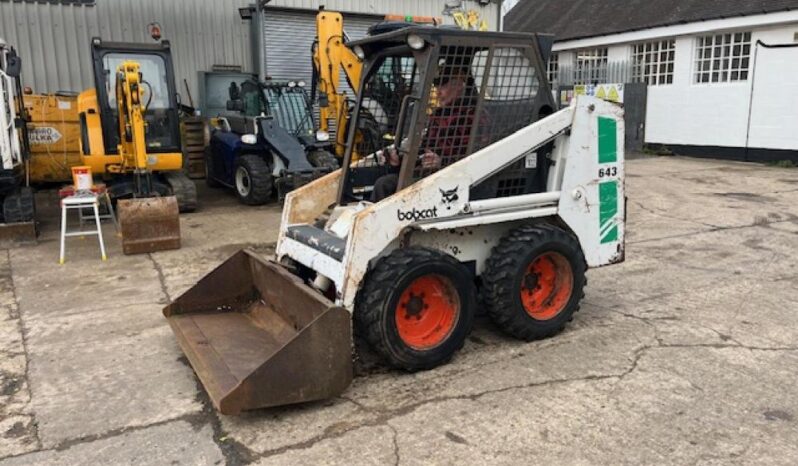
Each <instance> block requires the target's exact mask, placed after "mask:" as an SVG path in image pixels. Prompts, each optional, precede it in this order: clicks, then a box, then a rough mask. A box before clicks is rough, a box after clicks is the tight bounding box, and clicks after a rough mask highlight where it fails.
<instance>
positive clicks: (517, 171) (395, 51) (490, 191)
mask: <svg viewBox="0 0 798 466" xmlns="http://www.w3.org/2000/svg"><path fill="white" fill-rule="evenodd" d="M552 42H553V41H552V37H551V36H549V35H542V34H520V33H492V32H475V31H463V30H459V29H453V28H452V29H450V28H441V27H431V26H414V27H407V28H403V29H400V30H397V31H393V32H388V33H384V34H380V35H375V36H371V37H368V38H365V39H362V40H357V41H353V42H349V43H348V44H347V46H348V47H351V48H352V49H353V50H354V51H355V52H356V53H357V54H358V55H360V56H362V57H363V61H364V63H363V77H362V78H361V83H360V89H359V92H358V97H357V101H356V104H355V108H354V112H353V114H352V124H350V125H349V134H348V144H347V150H346V153H345V156H344V160H343V166H344V167H348V169H347V170H344V175H343V176H344V178H343V182H342V183H341V187H340V191H339V196H338V198H339V199H338V200H339V203H340V204H342V205H345V204H348V203H351V202H358V201H361V200H369V199H370V196H371V194H370V193H371V190H372V187H373V185H374V182H375V181H376V180H377V179H378V178H379V177H381V176H384V175H385V174H388V173H395V174H397V175H398V186H397V190H401V189H403V188H405V187H407V186H409V185H411V184H413V183H414V182H415V181H418V180H419V179H422V178H424V177H426V176H428V175H430V174H432V173H434V172H436V171H438V170H440V169H441V168H444V167H446V166H448V165H450V164H452V163H454V162H456V161H458V160H461V159H463V158H465V157H468V156H470V155H471V154H473V153H475V152H477V151H479V150H480V149H483V148H485V147H487V146H488V145H490V144H492V143H494V142H497V141H499V140H501V139H503V138H505V137H507V136H509V135H511V134H513V133H514V132H516V131H518V130H520V129H522V128H525V127H527V126H528V125H530V124H532V123H534V122H535V121H537V120H539V119H540V118H542V117H545V116H547V115H550V114H552V113H553V112H554V110H555V108H556V102H555V100H554V98H553V96H552V93H551V90H550V87H549V83H548V81H547V78H546V72H545V71H546V66H545V64H546V63H547V60H548V56H549V55H550V52H551V45H552ZM392 148H396V149H397V152H398V155H399V157H400V159H401V167H393V166H391V164H390V163H389V162H388V159H389V157H388V156H387V155H386V154H388V153H389V151H390V150H391V149H392ZM550 151H551V146H549V147H547V148H545V149H543V150H540V151H537V152H535V153H531V154H528V155H527V156H526V157H525V158H524V159H522V160H519V161H518V162H517V163H514V164H513V165H511V166H509V167H506V168H504V169H503V170H501V171H500V172H499V173H496V174H493V175H492V176H491V177H489V178H488V179H486V180H483V181H482V182H480V183H479V184H478V185H476V186H474V187H473V188H472V192H471V199H474V200H476V199H487V198H495V197H507V196H515V195H521V194H529V193H536V192H541V191H544V190H545V189H546V186H545V182H546V177H547V172H548V168H549V166H548V164H549V159H548V157H547V156H548V154H549V153H550ZM425 153H427V154H428V155H429V154H430V153H432V154H435V155H434V156H433V157H434V159H435V160H437V162H436V163H434V164H423V163H422V155H423V154H425ZM353 154H360V155H361V158H360V159H359V160H353ZM354 158H356V156H355V157H354Z"/></svg>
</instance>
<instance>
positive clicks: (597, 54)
mask: <svg viewBox="0 0 798 466" xmlns="http://www.w3.org/2000/svg"><path fill="white" fill-rule="evenodd" d="M608 58H609V48H608V47H595V48H592V49H582V50H577V51H575V52H574V84H577V85H581V84H593V83H599V84H602V83H606V82H607V75H608V72H609V59H608Z"/></svg>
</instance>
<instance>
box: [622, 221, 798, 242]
mask: <svg viewBox="0 0 798 466" xmlns="http://www.w3.org/2000/svg"><path fill="white" fill-rule="evenodd" d="M679 220H684V221H689V220H685V219H679ZM794 222H795V220H794V219H784V220H773V221H770V220H766V221H764V222H763V221H754V223H751V224H746V225H734V226H725V227H717V228H711V229H709V230H702V231H693V232H690V233H680V234H678V235H670V236H660V237H658V238H647V239H641V240H637V241H627V242H626V244H627V246H628V245H630V244H643V243H652V242H654V241H662V240H667V239H675V238H689V237H691V236H698V235H704V234H709V233H717V232H721V231H729V230H744V229H746V228H756V227H766V228H767V227H770V226H771V225H778V224H781V223H794ZM779 231H781V230H779Z"/></svg>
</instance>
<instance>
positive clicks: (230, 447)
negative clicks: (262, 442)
mask: <svg viewBox="0 0 798 466" xmlns="http://www.w3.org/2000/svg"><path fill="white" fill-rule="evenodd" d="M184 362H185V364H186V365H187V366H188V367H189V369H191V371H192V373H193V371H194V369H193V368H191V365H190V364H188V361H185V360H184ZM194 383H195V384H196V387H197V396H196V397H195V400H196V401H197V402H199V403H200V404H201V405H202V411H201V412H200V413H199V414H197V420H199V419H200V418H202V419H203V424H210V426H211V429H212V430H213V434H212V435H213V438H212V440H213V443H215V444H216V446H217V447H218V448H219V450H220V451H221V452H222V456H224V459H225V464H226V465H227V466H240V465H244V464H249V463H252V462H253V461H254V460H255V458H256V457H257V454H256V453H255V452H253V451H252V450H250V449H249V448H248V447H247V446H246V445H244V444H242V443H241V442H239V441H237V440H233V439H229V438H228V436H229V434H228V433H227V432H225V430H224V428H222V421H221V420H220V419H219V416H218V415H217V414H216V409H215V408H214V407H213V403H211V399H210V397H209V396H208V393H207V392H206V391H205V388H204V387H203V386H202V382H200V380H199V378H198V377H197V376H196V375H194ZM197 425H199V423H198V424H197Z"/></svg>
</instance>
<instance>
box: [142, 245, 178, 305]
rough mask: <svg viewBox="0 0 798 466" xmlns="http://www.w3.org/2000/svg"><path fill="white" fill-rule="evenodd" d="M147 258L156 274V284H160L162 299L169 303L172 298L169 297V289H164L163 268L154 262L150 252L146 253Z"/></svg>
mask: <svg viewBox="0 0 798 466" xmlns="http://www.w3.org/2000/svg"><path fill="white" fill-rule="evenodd" d="M147 257H149V259H150V261H151V262H152V266H153V268H154V269H155V272H156V273H157V274H158V282H159V283H160V284H161V293H163V295H164V297H165V298H166V302H167V303H171V302H172V297H171V296H169V289H168V288H167V287H166V277H165V276H164V274H163V268H161V264H159V263H158V261H156V260H155V257H153V256H152V253H151V252H150V253H147Z"/></svg>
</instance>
